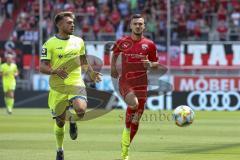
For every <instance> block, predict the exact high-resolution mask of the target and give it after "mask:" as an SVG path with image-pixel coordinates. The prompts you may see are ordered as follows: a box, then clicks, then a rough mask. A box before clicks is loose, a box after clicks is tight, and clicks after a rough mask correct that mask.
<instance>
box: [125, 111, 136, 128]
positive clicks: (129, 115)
mask: <svg viewBox="0 0 240 160" xmlns="http://www.w3.org/2000/svg"><path fill="white" fill-rule="evenodd" d="M134 113H135V110H133V109H132V108H130V107H129V106H128V107H127V110H126V116H125V125H126V128H128V129H129V128H130V126H131V122H132V118H133V115H134Z"/></svg>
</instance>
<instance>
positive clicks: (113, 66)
mask: <svg viewBox="0 0 240 160" xmlns="http://www.w3.org/2000/svg"><path fill="white" fill-rule="evenodd" d="M116 61H117V56H116V55H114V54H113V56H112V61H111V62H112V63H111V76H112V77H113V78H118V77H119V74H118V71H117V67H116Z"/></svg>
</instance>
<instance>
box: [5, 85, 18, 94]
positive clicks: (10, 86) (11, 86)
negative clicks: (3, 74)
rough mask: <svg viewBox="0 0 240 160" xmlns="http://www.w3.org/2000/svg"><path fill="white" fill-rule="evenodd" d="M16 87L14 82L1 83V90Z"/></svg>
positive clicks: (6, 90) (9, 89)
mask: <svg viewBox="0 0 240 160" xmlns="http://www.w3.org/2000/svg"><path fill="white" fill-rule="evenodd" d="M15 88H16V83H3V92H4V93H6V92H8V91H11V90H12V91H14V90H15Z"/></svg>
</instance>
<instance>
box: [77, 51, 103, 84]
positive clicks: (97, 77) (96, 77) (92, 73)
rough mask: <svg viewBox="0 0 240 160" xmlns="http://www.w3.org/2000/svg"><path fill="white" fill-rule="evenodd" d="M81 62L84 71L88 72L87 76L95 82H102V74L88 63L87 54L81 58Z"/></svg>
mask: <svg viewBox="0 0 240 160" xmlns="http://www.w3.org/2000/svg"><path fill="white" fill-rule="evenodd" d="M80 62H81V66H82V68H83V70H84V71H86V72H87V74H88V75H89V76H90V77H91V79H92V80H93V81H94V82H100V81H101V80H102V79H101V76H102V74H101V73H100V72H96V71H94V70H93V68H92V66H91V65H90V64H89V63H88V60H87V57H86V55H85V54H84V55H81V56H80Z"/></svg>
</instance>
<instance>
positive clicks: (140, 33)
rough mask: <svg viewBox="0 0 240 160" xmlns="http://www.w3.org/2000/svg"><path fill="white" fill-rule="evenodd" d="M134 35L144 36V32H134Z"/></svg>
mask: <svg viewBox="0 0 240 160" xmlns="http://www.w3.org/2000/svg"><path fill="white" fill-rule="evenodd" d="M133 34H135V35H136V36H142V34H143V32H139V33H137V32H133Z"/></svg>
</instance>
